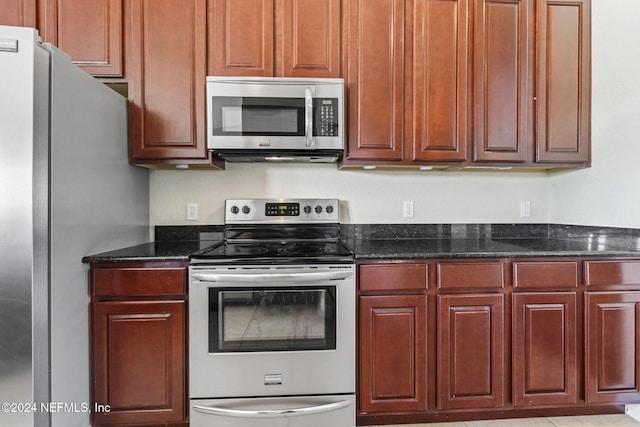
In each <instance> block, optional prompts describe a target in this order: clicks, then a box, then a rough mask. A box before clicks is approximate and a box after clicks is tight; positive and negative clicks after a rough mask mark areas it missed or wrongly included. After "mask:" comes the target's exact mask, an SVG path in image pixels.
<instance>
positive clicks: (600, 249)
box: [343, 224, 640, 260]
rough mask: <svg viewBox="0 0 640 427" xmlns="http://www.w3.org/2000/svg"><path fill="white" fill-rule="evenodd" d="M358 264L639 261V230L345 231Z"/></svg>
mask: <svg viewBox="0 0 640 427" xmlns="http://www.w3.org/2000/svg"><path fill="white" fill-rule="evenodd" d="M343 234H344V235H345V239H344V240H345V242H346V243H347V245H349V246H350V247H351V249H352V250H353V251H354V252H355V254H356V259H360V260H366V259H420V258H421V259H430V258H524V257H618V256H619V257H640V230H637V229H623V228H607V227H585V226H572V225H556V224H420V225H393V224H392V225H380V224H376V225H353V226H346V227H343Z"/></svg>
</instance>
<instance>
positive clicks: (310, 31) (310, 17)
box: [276, 0, 340, 77]
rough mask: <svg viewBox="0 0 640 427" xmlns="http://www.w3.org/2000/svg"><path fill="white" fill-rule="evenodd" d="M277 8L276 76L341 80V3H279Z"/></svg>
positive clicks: (315, 0) (312, 0)
mask: <svg viewBox="0 0 640 427" xmlns="http://www.w3.org/2000/svg"><path fill="white" fill-rule="evenodd" d="M278 6H279V8H278V9H277V12H278V13H277V14H276V16H279V17H281V18H280V19H281V20H282V22H281V23H279V24H278V25H277V27H280V26H281V31H280V34H282V37H281V40H280V42H279V44H278V48H277V49H276V56H277V57H278V60H277V62H278V63H280V64H281V69H280V70H279V71H278V75H281V76H284V77H340V0H280V1H279V2H278Z"/></svg>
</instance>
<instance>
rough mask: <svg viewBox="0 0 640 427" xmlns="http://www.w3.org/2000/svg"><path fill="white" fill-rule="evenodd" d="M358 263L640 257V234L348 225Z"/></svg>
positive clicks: (178, 229) (177, 240)
mask: <svg viewBox="0 0 640 427" xmlns="http://www.w3.org/2000/svg"><path fill="white" fill-rule="evenodd" d="M222 237H223V236H222V226H196V227H190V226H159V227H156V230H155V241H154V242H151V243H145V244H141V245H136V246H131V247H127V248H123V249H119V250H114V251H111V252H105V253H101V254H96V255H90V256H86V257H84V258H83V260H82V261H83V262H85V263H98V262H127V261H137V262H165V261H188V260H189V256H190V255H191V254H193V253H195V252H197V251H199V250H201V249H204V248H206V247H208V246H211V245H213V244H216V243H219V242H220V241H221V240H222ZM342 239H343V241H344V242H345V243H346V244H347V246H349V247H350V248H351V249H352V250H353V251H354V253H355V255H356V259H358V260H368V259H370V260H374V259H389V260H392V259H431V258H525V257H639V258H640V230H639V229H623V228H604V227H585V226H572V225H553V224H551V225H549V224H416V225H406V224H400V225H398V224H373V225H371V224H365V225H358V224H344V225H343V226H342Z"/></svg>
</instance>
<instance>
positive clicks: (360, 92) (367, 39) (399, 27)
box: [344, 0, 406, 161]
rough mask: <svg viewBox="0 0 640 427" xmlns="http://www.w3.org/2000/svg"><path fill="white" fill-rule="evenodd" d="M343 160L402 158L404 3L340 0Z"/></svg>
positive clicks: (395, 1) (396, 0)
mask: <svg viewBox="0 0 640 427" xmlns="http://www.w3.org/2000/svg"><path fill="white" fill-rule="evenodd" d="M344 10H345V14H346V17H345V19H344V22H345V25H346V29H345V31H344V37H345V40H346V42H347V43H348V47H347V52H348V53H347V55H346V61H345V70H346V71H345V78H346V85H347V91H348V94H347V101H348V102H347V103H348V107H347V111H348V129H349V133H348V148H347V152H346V160H347V161H348V160H367V161H371V160H375V161H398V160H402V159H403V158H404V150H403V140H404V136H405V131H404V117H405V113H404V102H405V98H404V91H405V77H406V76H405V47H404V45H405V27H406V18H405V2H404V1H403V0H349V1H346V2H345V5H344Z"/></svg>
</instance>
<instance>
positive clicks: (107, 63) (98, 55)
mask: <svg viewBox="0 0 640 427" xmlns="http://www.w3.org/2000/svg"><path fill="white" fill-rule="evenodd" d="M39 7H40V10H39V13H38V15H39V16H38V19H39V24H38V27H39V29H40V36H41V37H42V39H43V40H44V41H46V42H49V43H51V44H53V45H55V46H57V47H58V48H60V49H61V50H63V51H64V52H65V53H67V54H68V55H70V56H71V58H72V60H73V63H74V64H76V65H78V66H79V67H81V68H83V69H84V70H85V71H86V72H88V73H89V74H92V75H94V76H98V77H111V78H119V77H122V76H123V71H124V69H123V62H124V61H123V55H124V54H123V33H122V0H92V1H85V0H40V3H39Z"/></svg>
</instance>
